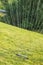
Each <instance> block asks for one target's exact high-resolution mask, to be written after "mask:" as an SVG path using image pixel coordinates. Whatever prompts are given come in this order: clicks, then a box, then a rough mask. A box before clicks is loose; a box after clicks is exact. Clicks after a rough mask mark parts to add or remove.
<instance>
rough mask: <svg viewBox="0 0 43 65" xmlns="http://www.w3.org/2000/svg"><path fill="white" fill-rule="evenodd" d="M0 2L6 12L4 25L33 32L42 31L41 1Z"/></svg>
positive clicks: (15, 0) (6, 0) (42, 14)
mask: <svg viewBox="0 0 43 65" xmlns="http://www.w3.org/2000/svg"><path fill="white" fill-rule="evenodd" d="M1 2H2V3H3V6H4V7H5V10H6V11H7V15H6V20H5V22H6V23H9V24H11V25H15V26H18V27H22V28H26V29H30V30H35V31H41V30H43V1H42V0H27V1H26V0H12V1H11V0H9V1H8V0H4V1H3V0H1Z"/></svg>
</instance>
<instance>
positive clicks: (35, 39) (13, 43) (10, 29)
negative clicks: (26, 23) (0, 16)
mask: <svg viewBox="0 0 43 65" xmlns="http://www.w3.org/2000/svg"><path fill="white" fill-rule="evenodd" d="M17 54H21V56H18V55H17ZM25 56H26V57H27V58H28V59H26V58H25ZM0 65H43V34H40V33H36V32H31V31H27V30H24V29H21V28H17V27H15V26H11V25H8V24H5V23H1V22H0Z"/></svg>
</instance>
